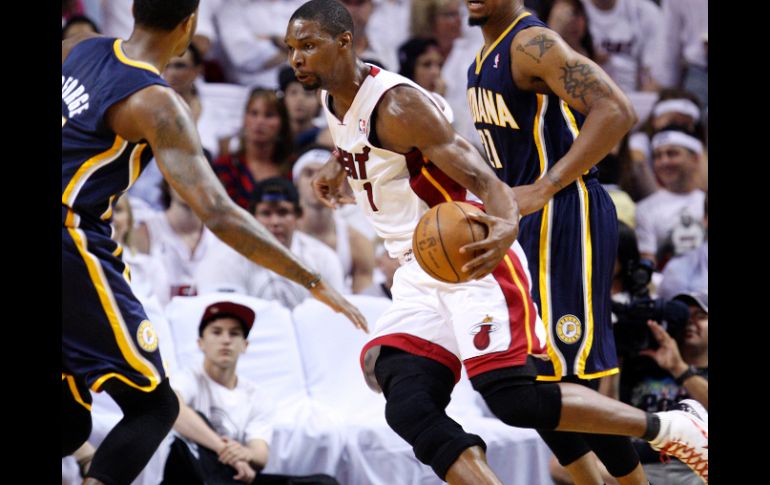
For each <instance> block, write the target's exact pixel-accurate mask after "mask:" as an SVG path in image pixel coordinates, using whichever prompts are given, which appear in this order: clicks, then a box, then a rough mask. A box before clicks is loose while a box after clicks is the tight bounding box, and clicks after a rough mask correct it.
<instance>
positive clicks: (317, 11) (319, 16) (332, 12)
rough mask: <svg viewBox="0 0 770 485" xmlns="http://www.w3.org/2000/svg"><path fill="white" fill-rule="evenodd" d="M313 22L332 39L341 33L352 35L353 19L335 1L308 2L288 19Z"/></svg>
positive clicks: (343, 7)
mask: <svg viewBox="0 0 770 485" xmlns="http://www.w3.org/2000/svg"><path fill="white" fill-rule="evenodd" d="M295 19H302V20H314V21H316V22H318V23H319V24H320V25H321V28H322V29H324V30H325V31H326V32H328V33H329V34H331V35H332V36H333V37H336V36H338V35H340V34H341V33H343V32H350V33H351V34H352V33H353V17H351V16H350V12H348V9H347V8H345V6H344V5H342V4H341V3H340V2H338V1H337V0H310V1H309V2H307V3H305V4H304V5H302V6H301V7H300V8H298V9H297V10H296V11H295V12H294V13H293V14H292V16H291V18H290V19H289V23H291V22H293V21H294V20H295Z"/></svg>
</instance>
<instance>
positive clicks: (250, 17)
mask: <svg viewBox="0 0 770 485" xmlns="http://www.w3.org/2000/svg"><path fill="white" fill-rule="evenodd" d="M301 4H302V1H301V0H225V1H224V2H223V3H222V5H221V6H220V7H219V9H218V11H217V12H216V23H217V26H218V27H219V42H220V44H221V48H222V54H223V58H224V59H223V61H224V67H225V71H226V74H227V78H228V80H229V81H230V82H233V83H237V84H241V85H243V86H248V87H254V86H263V87H265V88H271V89H277V88H278V70H279V69H280V68H281V67H282V66H284V65H285V64H286V48H285V46H284V43H283V36H284V34H285V31H284V30H285V29H284V28H283V27H284V26H285V25H286V23H287V22H288V21H289V17H290V16H291V14H292V12H293V11H294V10H295V9H296V8H297V7H299V6H300V5H301Z"/></svg>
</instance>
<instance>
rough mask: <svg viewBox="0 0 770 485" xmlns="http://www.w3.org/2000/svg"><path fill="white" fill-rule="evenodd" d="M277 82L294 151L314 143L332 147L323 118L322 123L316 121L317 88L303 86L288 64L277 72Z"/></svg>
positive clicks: (318, 108) (317, 107)
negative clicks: (310, 88) (292, 138)
mask: <svg viewBox="0 0 770 485" xmlns="http://www.w3.org/2000/svg"><path fill="white" fill-rule="evenodd" d="M278 84H279V85H280V88H281V93H283V101H284V103H285V104H286V113H287V114H288V115H289V123H290V124H291V132H292V133H293V134H294V152H295V153H301V152H303V151H304V150H305V149H306V148H307V147H308V146H310V145H314V144H318V145H323V146H325V147H328V148H329V149H331V148H333V144H332V140H331V135H330V134H329V131H328V130H327V129H326V128H325V120H324V122H323V123H318V122H317V119H318V115H319V114H320V112H321V102H320V101H319V99H318V96H319V92H318V90H317V89H312V90H308V89H305V88H303V87H302V84H300V82H299V81H297V77H296V76H295V75H294V69H292V68H291V67H289V66H285V67H283V68H282V69H281V71H280V72H279V73H278Z"/></svg>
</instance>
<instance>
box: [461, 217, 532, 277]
mask: <svg viewBox="0 0 770 485" xmlns="http://www.w3.org/2000/svg"><path fill="white" fill-rule="evenodd" d="M468 218H469V219H473V220H474V221H478V222H481V223H482V224H485V225H486V226H487V230H488V233H487V237H486V239H483V240H481V241H477V242H474V243H470V244H466V245H465V246H463V247H462V248H460V252H461V253H465V252H468V251H470V252H473V251H478V250H482V251H484V253H483V254H481V255H480V256H477V257H476V258H474V259H472V260H471V261H469V262H467V263H466V264H465V265H464V266H463V267H462V271H465V272H468V273H470V278H471V279H474V280H475V279H481V278H483V277H484V276H486V275H488V274H489V273H491V272H492V271H494V269H495V268H496V267H497V265H498V264H499V263H500V261H501V260H502V259H503V256H505V253H506V252H507V251H508V249H510V247H511V245H512V244H513V241H515V240H516V236H518V235H519V222H518V221H516V222H515V223H514V222H511V221H509V220H506V219H502V218H500V217H495V216H491V215H489V214H486V213H484V212H481V211H478V212H476V211H474V212H469V213H468Z"/></svg>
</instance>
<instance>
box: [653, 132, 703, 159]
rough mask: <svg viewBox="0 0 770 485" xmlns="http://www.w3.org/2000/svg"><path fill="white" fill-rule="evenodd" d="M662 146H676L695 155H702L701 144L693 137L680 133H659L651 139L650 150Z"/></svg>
mask: <svg viewBox="0 0 770 485" xmlns="http://www.w3.org/2000/svg"><path fill="white" fill-rule="evenodd" d="M663 145H677V146H680V147H684V148H687V149H688V150H692V151H693V152H695V153H696V154H697V155H702V154H703V143H701V142H700V140H698V139H697V138H695V137H694V136H690V135H688V134H687V133H682V132H681V131H661V132H660V133H656V134H655V136H653V137H652V149H653V150H655V149H656V148H658V147H660V146H663Z"/></svg>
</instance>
